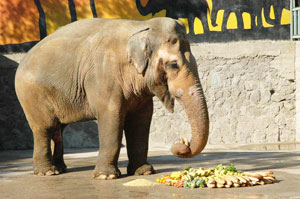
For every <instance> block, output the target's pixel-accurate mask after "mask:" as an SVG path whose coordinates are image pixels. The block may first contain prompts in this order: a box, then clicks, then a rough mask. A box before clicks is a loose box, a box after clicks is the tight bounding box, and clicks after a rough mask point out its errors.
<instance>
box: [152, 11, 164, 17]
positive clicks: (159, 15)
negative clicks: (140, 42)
mask: <svg viewBox="0 0 300 199" xmlns="http://www.w3.org/2000/svg"><path fill="white" fill-rule="evenodd" d="M165 16H167V11H166V10H161V11H159V12H158V13H155V15H154V16H153V17H165Z"/></svg>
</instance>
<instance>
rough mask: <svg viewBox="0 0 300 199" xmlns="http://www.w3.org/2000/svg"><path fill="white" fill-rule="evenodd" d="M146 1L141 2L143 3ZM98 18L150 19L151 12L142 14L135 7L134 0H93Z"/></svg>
mask: <svg viewBox="0 0 300 199" xmlns="http://www.w3.org/2000/svg"><path fill="white" fill-rule="evenodd" d="M145 3H147V2H143V4H145ZM95 7H96V10H97V15H98V17H99V18H107V19H142V20H145V19H150V18H152V14H151V13H150V14H148V15H147V16H142V15H141V14H140V13H139V11H138V10H137V8H136V3H135V0H122V1H117V0H95Z"/></svg>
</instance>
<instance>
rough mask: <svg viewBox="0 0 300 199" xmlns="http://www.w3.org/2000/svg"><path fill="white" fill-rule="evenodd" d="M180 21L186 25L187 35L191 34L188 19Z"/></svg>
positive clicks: (180, 19)
mask: <svg viewBox="0 0 300 199" xmlns="http://www.w3.org/2000/svg"><path fill="white" fill-rule="evenodd" d="M178 20H179V21H181V22H182V23H183V24H184V26H185V29H186V33H187V34H188V33H189V32H190V28H189V22H188V20H187V18H178Z"/></svg>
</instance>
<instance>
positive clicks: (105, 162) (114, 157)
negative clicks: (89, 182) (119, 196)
mask: <svg viewBox="0 0 300 199" xmlns="http://www.w3.org/2000/svg"><path fill="white" fill-rule="evenodd" d="M122 118H124V117H122V115H121V114H120V112H119V111H111V112H106V113H105V114H101V116H99V117H98V131H99V145H100V148H99V154H98V159H97V163H96V168H95V170H94V173H93V177H94V178H95V179H101V180H107V179H115V178H117V177H119V176H120V175H121V172H120V170H119V169H118V167H117V166H118V158H119V154H120V148H121V141H122V133H123V119H122Z"/></svg>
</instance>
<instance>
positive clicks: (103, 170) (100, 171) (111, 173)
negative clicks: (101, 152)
mask: <svg viewBox="0 0 300 199" xmlns="http://www.w3.org/2000/svg"><path fill="white" fill-rule="evenodd" d="M120 176H121V172H120V170H119V169H118V168H117V167H114V166H106V167H99V168H98V167H97V166H96V168H95V170H94V172H93V178H94V179H96V180H112V179H116V178H118V177H120Z"/></svg>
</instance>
